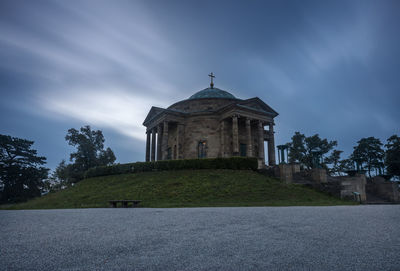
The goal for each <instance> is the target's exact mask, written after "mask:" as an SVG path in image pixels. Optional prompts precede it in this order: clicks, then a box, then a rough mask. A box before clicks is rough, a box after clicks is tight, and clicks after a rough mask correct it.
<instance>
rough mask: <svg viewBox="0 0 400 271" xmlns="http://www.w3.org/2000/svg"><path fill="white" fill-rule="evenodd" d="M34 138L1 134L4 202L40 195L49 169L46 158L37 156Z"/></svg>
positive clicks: (1, 197)
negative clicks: (31, 139)
mask: <svg viewBox="0 0 400 271" xmlns="http://www.w3.org/2000/svg"><path fill="white" fill-rule="evenodd" d="M33 143H34V142H33V141H29V140H26V139H21V138H17V137H11V136H8V135H0V184H1V186H2V191H1V194H0V200H1V201H2V202H18V201H24V200H27V199H29V198H32V197H37V196H40V194H41V189H42V188H43V185H44V184H43V180H44V179H46V178H47V174H48V169H47V168H44V167H42V165H44V164H45V163H46V162H45V161H46V158H45V157H41V156H37V151H36V150H34V149H32V148H31V147H32V145H33Z"/></svg>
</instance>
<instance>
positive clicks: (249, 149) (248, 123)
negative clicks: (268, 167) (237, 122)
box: [246, 118, 253, 157]
mask: <svg viewBox="0 0 400 271" xmlns="http://www.w3.org/2000/svg"><path fill="white" fill-rule="evenodd" d="M246 136H247V150H246V152H247V156H248V157H252V156H253V144H252V140H251V120H250V119H249V118H247V119H246Z"/></svg>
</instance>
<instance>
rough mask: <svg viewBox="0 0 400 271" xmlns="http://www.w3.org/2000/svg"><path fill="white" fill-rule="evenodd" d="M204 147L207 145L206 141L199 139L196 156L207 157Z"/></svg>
mask: <svg viewBox="0 0 400 271" xmlns="http://www.w3.org/2000/svg"><path fill="white" fill-rule="evenodd" d="M206 147H207V143H206V142H205V141H199V144H198V147H197V151H198V158H206V157H207V152H206Z"/></svg>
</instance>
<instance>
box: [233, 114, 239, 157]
mask: <svg viewBox="0 0 400 271" xmlns="http://www.w3.org/2000/svg"><path fill="white" fill-rule="evenodd" d="M232 142H233V143H232V144H233V146H232V147H233V148H232V149H233V156H239V127H238V116H237V115H234V116H232Z"/></svg>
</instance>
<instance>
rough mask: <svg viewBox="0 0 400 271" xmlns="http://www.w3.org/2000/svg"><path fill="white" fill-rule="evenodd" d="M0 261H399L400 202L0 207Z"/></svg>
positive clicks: (50, 264)
mask: <svg viewBox="0 0 400 271" xmlns="http://www.w3.org/2000/svg"><path fill="white" fill-rule="evenodd" d="M0 270H163V271H166V270H341V271H342V270H363V271H364V270H400V205H397V206H396V205H379V206H340V207H248V208H182V209H179V208H176V209H145V208H136V209H74V210H34V211H0Z"/></svg>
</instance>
